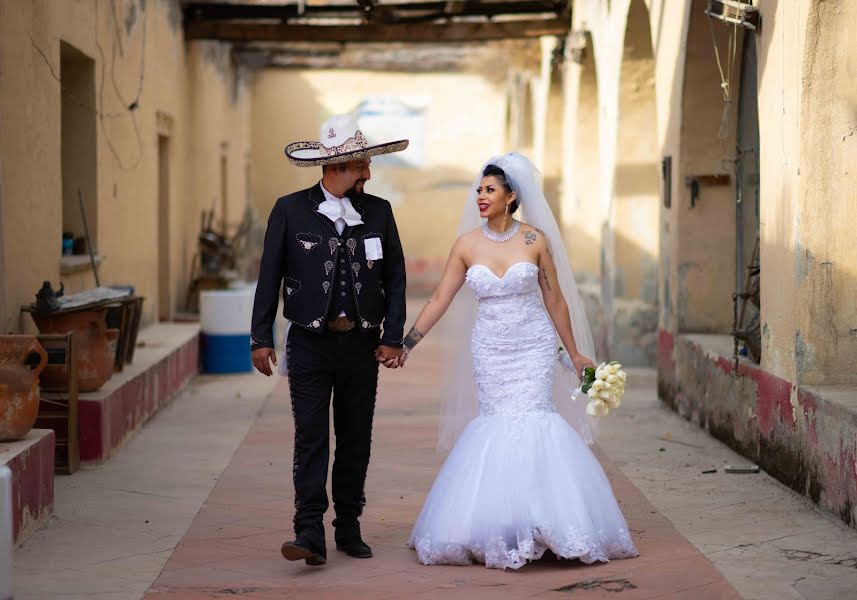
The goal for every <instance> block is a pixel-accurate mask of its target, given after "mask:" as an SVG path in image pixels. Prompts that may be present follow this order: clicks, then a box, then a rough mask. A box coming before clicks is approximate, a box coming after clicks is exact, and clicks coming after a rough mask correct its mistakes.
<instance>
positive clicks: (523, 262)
mask: <svg viewBox="0 0 857 600" xmlns="http://www.w3.org/2000/svg"><path fill="white" fill-rule="evenodd" d="M519 265H532V266H534V267H536V268H538V267H539V266H538V265H537V264H536V263H534V262H530V261H528V260H519V261H518V262H516V263H513V264H511V265H509V268H508V269H506V272H505V273H503V275H497V273H495V272H494V271H492V270H491V269H490V268H489V267H487V266H485V265H483V264H481V263H474V264H472V265H470V267H469V268H468V269H467V271H468V272H469V271H470V270H471V269H475V268H476V267H482V268H483V269H485V270H486V271H488V272H489V273H491V274H492V275H493V276H494V277H496V278H497V279H498V280H500V281H503V280H504V279H505V278H506V275H508V274H509V271H511V270H512V269H514V268H515V267H517V266H519Z"/></svg>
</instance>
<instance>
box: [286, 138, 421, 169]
mask: <svg viewBox="0 0 857 600" xmlns="http://www.w3.org/2000/svg"><path fill="white" fill-rule="evenodd" d="M408 143H409V141H408V140H398V141H395V142H388V143H386V144H378V145H376V146H368V147H366V148H360V149H359V150H352V151H351V152H343V153H341V154H334V155H330V156H326V155H324V154H322V151H321V144H320V143H318V142H294V143H291V144H289V145H288V146H286V157H287V158H288V159H289V162H291V163H292V164H293V165H295V166H297V167H318V166H321V165H332V164H334V163H342V162H348V161H351V160H361V159H363V158H371V157H372V156H379V155H381V154H392V153H393V152H401V151H402V150H404V149H405V148H407V147H408Z"/></svg>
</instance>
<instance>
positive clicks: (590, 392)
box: [586, 387, 598, 398]
mask: <svg viewBox="0 0 857 600" xmlns="http://www.w3.org/2000/svg"><path fill="white" fill-rule="evenodd" d="M586 395H587V396H589V397H590V398H597V397H598V390H596V389H595V388H594V387H591V388H589V390H587V392H586Z"/></svg>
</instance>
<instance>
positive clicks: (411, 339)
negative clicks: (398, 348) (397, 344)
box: [404, 327, 423, 350]
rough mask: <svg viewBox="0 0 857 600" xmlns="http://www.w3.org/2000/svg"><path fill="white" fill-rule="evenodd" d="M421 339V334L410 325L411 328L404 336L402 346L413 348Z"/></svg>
mask: <svg viewBox="0 0 857 600" xmlns="http://www.w3.org/2000/svg"><path fill="white" fill-rule="evenodd" d="M421 339H423V334H422V333H420V332H419V330H418V329H417V328H416V327H411V330H410V331H409V332H408V335H407V336H406V337H405V341H404V346H405V347H406V348H407V349H408V350H413V348H414V346H416V345H417V344H419V343H420V340H421Z"/></svg>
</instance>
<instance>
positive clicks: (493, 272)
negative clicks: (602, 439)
mask: <svg viewBox="0 0 857 600" xmlns="http://www.w3.org/2000/svg"><path fill="white" fill-rule="evenodd" d="M477 208H478V212H477V210H476V209H477ZM518 209H520V210H521V212H522V213H524V216H525V217H526V219H527V223H528V224H524V223H522V222H521V221H518V220H516V219H515V218H514V216H513V215H515V213H516V212H517V211H518ZM480 219H483V220H484V224H483V225H482V226H481V227H479V226H478V224H479V222H480ZM461 230H462V231H463V232H464V233H463V234H462V235H461V236H460V237H459V238H458V240H457V241H456V242H455V245H454V246H453V248H452V251H451V252H450V255H449V259H448V262H447V265H446V269H445V271H444V274H443V277H442V279H441V282H440V284H439V285H438V288H437V290H436V291H435V292H434V294H433V295H432V297H431V299H430V300H429V301H428V302H427V303H426V305H425V307H424V308H423V310H422V312H421V313H420V315H419V317H418V318H417V320H416V322H415V323H414V327H413V329H411V331H410V333H409V334H408V336H407V337H406V339H405V354H404V355H403V356H402V358H401V359H400V363H399V364H401V365H402V366H404V363H405V362H406V361H407V360H408V357H409V356H410V353H411V352H412V351H413V349H414V347H415V346H416V345H417V344H418V343H419V341H420V340H421V339H422V338H423V336H425V335H426V334H427V333H428V332H429V331H430V330H431V329H432V327H433V326H434V325H435V324H436V323H437V322H438V321H439V320H440V318H441V317H442V316H443V315H444V313H446V312H447V309H450V305H452V308H451V309H450V313H451V314H449V315H447V319H446V320H445V321H444V323H447V322H448V330H449V332H450V334H449V335H450V336H451V337H452V338H453V340H452V341H453V343H455V342H456V341H457V342H458V343H457V345H454V346H453V348H455V351H454V352H453V353H452V355H453V358H454V362H453V363H451V364H450V365H449V366H450V368H451V369H452V371H447V372H448V373H451V374H452V375H451V376H452V379H453V383H454V385H453V388H454V389H453V390H451V391H450V393H449V394H447V398H446V399H445V404H444V407H443V414H442V418H441V428H440V437H439V446H440V448H441V449H448V448H449V447H450V446H451V445H453V443H454V447H453V448H452V451H451V452H450V454H449V456H448V457H447V459H446V462H445V463H444V465H443V467H442V468H441V470H440V473H438V476H437V479H436V480H435V482H434V485H433V486H432V489H431V491H430V492H429V495H428V497H427V498H426V502H425V505H424V506H423V509H422V512H421V513H420V516H419V518H418V519H417V522H416V524H415V526H414V529H413V532H412V533H411V537H410V542H409V543H410V547H412V548H415V549H416V551H417V555H418V557H419V560H420V562H422V563H423V564H427V565H433V564H453V565H465V564H471V563H472V562H480V563H484V564H485V566H486V567H491V568H498V569H506V568H512V569H517V568H519V567H521V566H523V565H524V564H526V563H527V562H528V561H531V560H536V559H539V558H541V557H542V555H543V554H544V553H545V551H546V550H550V551H551V552H553V553H554V554H555V555H556V556H558V557H562V558H578V559H580V560H581V561H583V562H585V563H592V562H594V561H607V560H610V559H614V558H627V557H632V556H636V555H637V549H636V548H635V547H634V543H633V542H632V541H631V537H630V534H629V532H628V526H627V524H626V523H625V518H624V517H623V516H622V513H621V511H620V510H619V507H618V505H617V504H616V500H615V498H614V497H613V492H612V490H611V488H610V483H609V482H608V481H607V478H606V476H605V475H604V471H603V470H602V469H601V466H600V465H599V464H598V461H597V459H596V458H595V455H594V454H593V453H592V452H591V451H590V449H589V447H588V445H587V442H590V443H591V442H592V437H593V431H594V421H593V420H591V419H590V418H589V417H587V416H586V415H585V410H584V408H583V405H584V402H583V400H584V399H585V395H584V396H583V397H582V398H581V399H580V402H578V401H577V399H576V398H573V397H572V394H571V389H572V387H577V385H578V374H580V373H582V371H583V369H584V367H586V366H592V365H593V363H592V360H591V359H590V358H589V357H591V356H594V351H593V346H592V337H591V334H590V332H589V325H588V323H587V321H586V316H585V314H584V312H583V308H582V305H581V302H580V297H579V295H578V293H577V288H576V286H575V283H574V277H573V276H572V273H571V268H570V266H569V263H568V259H567V258H566V256H565V251H564V247H563V245H562V238H561V236H560V233H559V228H558V227H557V224H556V220H555V219H554V217H553V215H552V213H551V210H550V208H549V206H548V204H547V201H546V200H545V197H544V193H543V192H542V188H541V183H540V180H539V173H538V171H537V170H536V169H535V167H534V166H533V165H532V163H530V161H529V160H528V159H527V158H526V157H524V156H523V155H521V154H517V153H511V154H506V155H504V156H500V157H494V158H492V159H491V160H489V161H488V162H487V163H486V165H485V166H484V167H483V169H482V170H481V172H480V175H479V176H478V177H477V179H476V181H475V183H474V185H473V188H472V190H471V195H470V201H469V202H468V205H467V206H466V207H465V214H464V217H463V219H462V228H461ZM552 247H553V248H554V249H555V250H556V253H552V252H551V248H552ZM465 282H466V283H467V284H468V285H469V287H470V288H471V289H472V291H473V294H470V293H466V292H463V293H461V294H459V293H458V292H459V290H460V288H461V287H462V285H464V283H465ZM539 291H541V295H540V294H539ZM474 296H475V298H474ZM474 300H475V301H476V302H474ZM477 303H478V306H477ZM471 331H472V337H471V339H470V348H471V353H470V355H469V356H468V353H467V352H463V351H461V352H459V351H458V350H459V349H460V348H463V347H464V345H465V344H466V343H467V340H466V337H465V336H467V335H469V334H470V332H471ZM557 333H558V334H559V338H560V340H561V342H562V345H563V346H564V347H565V348H566V350H567V352H568V354H569V356H570V357H571V363H572V364H573V367H574V371H575V372H574V373H573V374H572V373H570V372H569V373H566V374H564V375H563V373H561V372H560V373H558V372H557V371H558V368H557V367H558V365H559V363H558V360H557V356H558V344H557V339H556V338H557ZM474 383H475V386H474V385H473V384H474ZM563 417H565V419H564V418H563ZM569 423H570V424H571V426H570V425H569Z"/></svg>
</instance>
